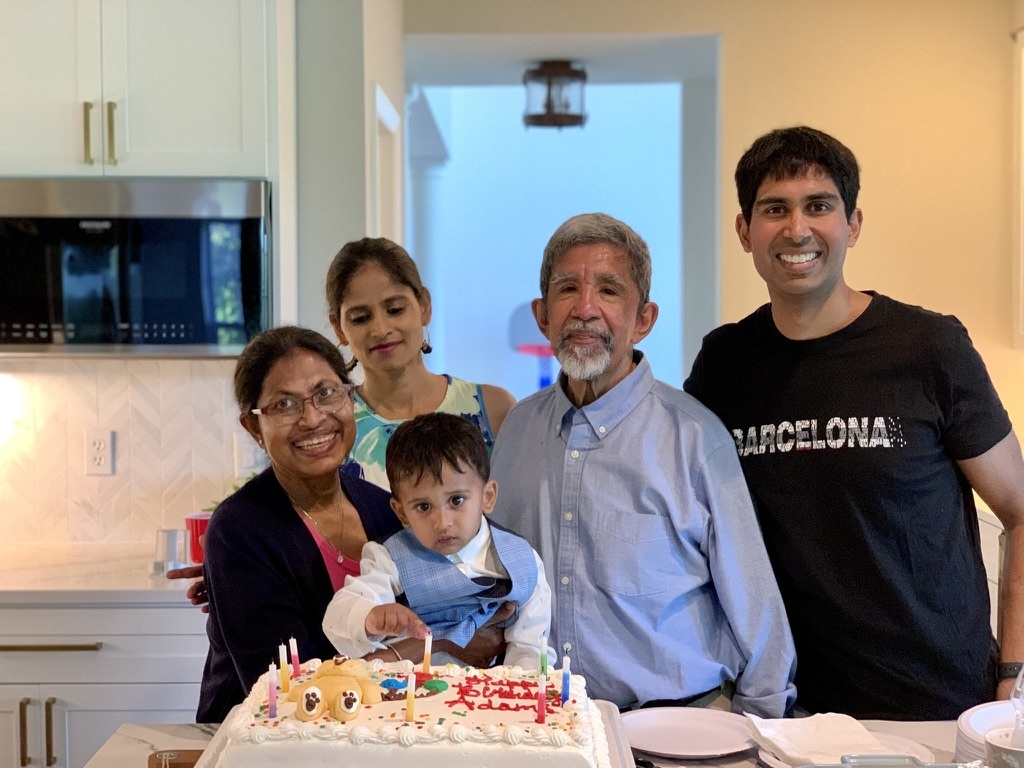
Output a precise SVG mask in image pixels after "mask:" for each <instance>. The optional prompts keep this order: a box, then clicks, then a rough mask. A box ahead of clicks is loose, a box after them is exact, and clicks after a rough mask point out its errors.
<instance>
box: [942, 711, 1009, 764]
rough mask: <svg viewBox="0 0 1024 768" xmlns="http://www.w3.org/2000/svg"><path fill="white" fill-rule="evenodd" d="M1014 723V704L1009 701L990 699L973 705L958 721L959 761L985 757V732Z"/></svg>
mask: <svg viewBox="0 0 1024 768" xmlns="http://www.w3.org/2000/svg"><path fill="white" fill-rule="evenodd" d="M1012 725H1013V705H1012V704H1010V702H1008V701H989V702H986V703H984V704H978V705H977V706H975V707H971V708H970V709H968V710H967V711H966V712H964V713H963V714H962V715H960V717H959V718H957V721H956V754H955V755H954V757H955V758H956V760H957V762H964V763H966V762H970V761H972V760H984V759H985V734H986V733H987V732H988V731H991V730H992V729H993V728H1006V727H1009V726H1012Z"/></svg>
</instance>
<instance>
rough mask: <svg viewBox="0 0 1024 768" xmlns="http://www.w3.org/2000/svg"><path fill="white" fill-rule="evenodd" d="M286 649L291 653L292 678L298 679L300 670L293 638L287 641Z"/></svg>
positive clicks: (297, 652) (296, 644) (297, 647)
mask: <svg viewBox="0 0 1024 768" xmlns="http://www.w3.org/2000/svg"><path fill="white" fill-rule="evenodd" d="M288 648H290V649H291V652H292V677H298V676H299V673H300V672H301V670H300V669H299V646H298V643H296V642H295V638H294V637H293V638H291V639H290V640H289V641H288Z"/></svg>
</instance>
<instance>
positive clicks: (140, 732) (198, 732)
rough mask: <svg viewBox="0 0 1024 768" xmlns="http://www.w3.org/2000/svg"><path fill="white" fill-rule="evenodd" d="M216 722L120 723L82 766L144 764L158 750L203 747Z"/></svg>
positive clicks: (108, 767) (123, 767)
mask: <svg viewBox="0 0 1024 768" xmlns="http://www.w3.org/2000/svg"><path fill="white" fill-rule="evenodd" d="M216 731H217V726H216V725H197V724H195V723H191V724H183V725H155V724H154V725H122V726H121V727H120V728H118V729H117V732H116V733H115V734H114V735H113V736H111V737H110V739H108V740H107V743H106V744H104V745H103V747H102V748H101V749H100V751H99V752H97V753H96V754H95V755H94V756H93V758H92V759H91V760H90V761H89V762H88V763H86V764H85V768H143V766H145V765H146V761H147V760H149V756H150V755H151V754H153V753H154V752H157V751H163V750H179V749H206V745H207V744H209V743H210V740H211V739H212V738H213V734H214V733H216Z"/></svg>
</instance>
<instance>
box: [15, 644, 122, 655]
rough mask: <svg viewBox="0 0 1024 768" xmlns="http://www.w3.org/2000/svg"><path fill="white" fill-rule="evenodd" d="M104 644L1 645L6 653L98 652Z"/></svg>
mask: <svg viewBox="0 0 1024 768" xmlns="http://www.w3.org/2000/svg"><path fill="white" fill-rule="evenodd" d="M102 647H103V643H64V644H57V645H0V653H2V652H4V651H98V650H99V649H100V648H102Z"/></svg>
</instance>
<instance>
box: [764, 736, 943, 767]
mask: <svg viewBox="0 0 1024 768" xmlns="http://www.w3.org/2000/svg"><path fill="white" fill-rule="evenodd" d="M871 735H872V736H874V737H875V738H876V739H878V741H879V742H880V743H881V745H882V746H883V747H886V748H887V749H891V750H892V752H890V753H889V754H890V755H910V756H911V757H916V758H917V759H918V760H920V761H921V762H922V763H934V762H935V755H934V754H932V751H931V750H930V749H928V747H926V746H924V745H923V744H918V743H917V742H916V741H911V740H910V739H905V738H904V737H902V736H896V735H895V734H892V733H879V732H878V731H871ZM757 759H758V760H760V761H761V762H762V763H764V764H765V765H767V766H768V768H792V767H791V766H790V765H789V764H787V763H784V762H782V761H781V760H779V758H777V757H776V756H775V755H773V754H772V753H771V752H768V751H767V750H764V749H759V750H757ZM837 762H838V761H837Z"/></svg>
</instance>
